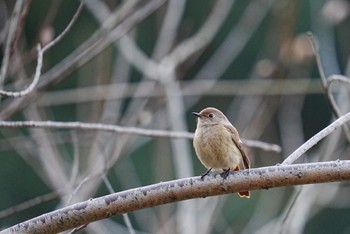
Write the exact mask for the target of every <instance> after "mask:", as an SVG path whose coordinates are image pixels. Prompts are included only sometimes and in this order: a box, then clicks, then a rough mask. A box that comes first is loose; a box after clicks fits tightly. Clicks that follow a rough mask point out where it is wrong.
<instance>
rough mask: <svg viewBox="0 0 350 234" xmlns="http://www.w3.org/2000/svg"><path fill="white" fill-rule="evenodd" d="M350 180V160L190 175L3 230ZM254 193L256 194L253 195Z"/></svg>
mask: <svg viewBox="0 0 350 234" xmlns="http://www.w3.org/2000/svg"><path fill="white" fill-rule="evenodd" d="M349 180H350V160H346V161H340V160H337V161H331V162H319V163H308V164H295V165H285V166H284V165H283V166H271V167H263V168H255V169H250V170H249V171H248V170H243V171H234V172H231V175H230V176H228V177H227V179H226V180H223V179H222V178H221V177H220V176H215V177H212V176H208V177H205V179H204V180H201V179H200V177H190V178H184V179H179V180H173V181H168V182H161V183H158V184H153V185H149V186H144V187H140V188H135V189H130V190H126V191H123V192H119V193H113V194H110V195H107V196H103V197H99V198H95V199H90V200H88V201H84V202H81V203H77V204H75V205H71V206H68V207H65V208H62V209H59V210H56V211H53V212H50V213H47V214H43V215H41V216H39V217H36V218H33V219H31V220H28V221H26V222H23V223H20V224H17V225H15V226H13V227H11V228H9V229H6V230H3V231H2V232H0V234H2V233H57V232H61V231H64V230H68V229H71V228H74V227H78V226H81V225H84V224H88V223H90V222H94V221H97V220H101V219H104V218H108V217H111V216H114V215H119V214H123V213H129V212H132V211H136V210H140V209H144V208H149V207H155V206H158V205H163V204H167V203H172V202H178V201H183V200H188V199H194V198H203V197H209V196H216V195H223V194H229V193H235V192H239V191H247V190H258V189H269V188H275V187H282V186H290V185H302V184H315V183H326V182H336V181H349ZM253 196H254V194H253Z"/></svg>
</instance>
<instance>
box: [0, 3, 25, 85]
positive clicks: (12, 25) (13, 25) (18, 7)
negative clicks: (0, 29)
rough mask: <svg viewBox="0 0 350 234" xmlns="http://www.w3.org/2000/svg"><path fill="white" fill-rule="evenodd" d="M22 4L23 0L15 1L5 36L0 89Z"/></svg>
mask: <svg viewBox="0 0 350 234" xmlns="http://www.w3.org/2000/svg"><path fill="white" fill-rule="evenodd" d="M23 4H24V0H17V1H16V4H15V7H14V10H13V13H12V17H11V22H10V26H9V32H8V35H7V40H6V45H5V53H4V57H3V60H2V65H1V73H0V87H1V86H2V84H3V82H4V80H5V77H6V73H7V68H8V64H9V60H10V54H11V44H12V41H13V39H14V37H15V35H16V30H17V25H18V21H19V17H20V16H21V9H22V6H23Z"/></svg>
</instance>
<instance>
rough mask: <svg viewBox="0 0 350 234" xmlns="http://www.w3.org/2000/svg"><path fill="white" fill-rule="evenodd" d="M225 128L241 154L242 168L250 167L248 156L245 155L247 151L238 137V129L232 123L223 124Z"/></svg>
mask: <svg viewBox="0 0 350 234" xmlns="http://www.w3.org/2000/svg"><path fill="white" fill-rule="evenodd" d="M225 128H226V129H227V130H228V131H229V132H230V133H231V138H232V141H233V143H235V145H236V146H237V148H238V150H239V151H240V152H241V154H242V159H243V166H244V168H245V169H249V168H250V161H249V158H248V156H247V152H246V150H245V148H244V145H243V142H242V141H241V140H240V138H239V134H238V131H237V130H236V128H235V127H233V126H232V125H225Z"/></svg>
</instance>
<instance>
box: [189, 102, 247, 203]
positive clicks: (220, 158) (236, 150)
mask: <svg viewBox="0 0 350 234" xmlns="http://www.w3.org/2000/svg"><path fill="white" fill-rule="evenodd" d="M193 114H194V115H195V116H197V117H198V118H197V129H196V131H195V134H194V139H193V146H194V149H195V151H196V154H197V156H198V158H199V160H200V161H201V163H202V164H203V165H204V166H205V167H206V168H207V169H208V171H207V172H205V173H204V174H203V175H202V177H201V178H202V179H203V178H204V177H205V176H206V175H207V174H208V173H209V172H210V171H211V170H212V169H222V170H223V172H222V173H221V174H220V175H221V176H222V177H223V178H224V179H226V177H227V176H228V175H229V174H230V170H235V171H238V170H240V167H239V165H240V164H241V162H243V167H244V168H247V169H249V168H250V162H249V158H248V156H247V153H246V151H245V149H244V146H243V143H242V141H241V139H240V137H239V134H238V132H237V130H236V128H235V127H234V126H233V125H232V124H231V123H230V121H229V120H228V119H227V118H226V116H225V115H224V114H223V113H222V112H221V111H220V110H218V109H216V108H213V107H207V108H205V109H203V110H202V111H201V112H199V113H197V112H193ZM238 195H239V196H240V197H247V198H249V197H250V192H249V191H244V192H239V193H238Z"/></svg>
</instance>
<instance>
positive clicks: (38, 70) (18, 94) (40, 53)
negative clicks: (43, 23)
mask: <svg viewBox="0 0 350 234" xmlns="http://www.w3.org/2000/svg"><path fill="white" fill-rule="evenodd" d="M83 5H84V1H83V0H82V1H81V2H80V5H79V7H78V10H77V11H76V12H75V14H74V16H73V18H72V19H71V21H70V22H69V24H68V25H67V27H66V28H65V29H64V30H63V31H62V32H61V33H60V35H58V36H57V37H56V38H55V39H54V40H52V41H51V42H50V43H48V44H47V45H46V46H44V47H43V48H41V46H40V44H38V46H37V51H38V59H37V65H36V69H35V75H34V79H33V82H32V83H31V84H30V85H29V86H28V87H27V88H26V89H24V90H22V91H19V92H8V91H3V90H0V95H4V96H9V97H22V96H25V95H27V94H28V93H30V92H32V91H33V90H34V88H35V87H36V85H37V84H38V82H39V78H40V76H41V68H42V65H43V56H44V53H45V52H46V51H47V50H48V49H50V48H51V47H53V46H54V45H56V44H57V43H58V42H59V41H60V40H61V39H62V38H63V37H64V36H65V35H66V34H67V33H68V32H69V30H70V29H71V28H72V27H73V25H74V23H75V22H76V21H77V19H78V16H79V15H80V12H81V10H82V9H83Z"/></svg>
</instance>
